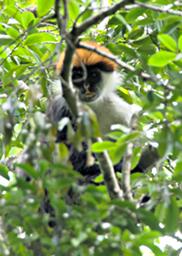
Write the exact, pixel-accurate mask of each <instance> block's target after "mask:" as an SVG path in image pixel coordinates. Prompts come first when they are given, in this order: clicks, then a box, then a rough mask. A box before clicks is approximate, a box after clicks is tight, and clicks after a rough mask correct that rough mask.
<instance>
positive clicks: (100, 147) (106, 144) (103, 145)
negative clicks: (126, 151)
mask: <svg viewBox="0 0 182 256" xmlns="http://www.w3.org/2000/svg"><path fill="white" fill-rule="evenodd" d="M114 148H115V143H114V142H111V141H103V142H96V143H94V144H92V147H91V149H92V151H93V152H97V153H99V152H103V151H104V150H111V149H114Z"/></svg>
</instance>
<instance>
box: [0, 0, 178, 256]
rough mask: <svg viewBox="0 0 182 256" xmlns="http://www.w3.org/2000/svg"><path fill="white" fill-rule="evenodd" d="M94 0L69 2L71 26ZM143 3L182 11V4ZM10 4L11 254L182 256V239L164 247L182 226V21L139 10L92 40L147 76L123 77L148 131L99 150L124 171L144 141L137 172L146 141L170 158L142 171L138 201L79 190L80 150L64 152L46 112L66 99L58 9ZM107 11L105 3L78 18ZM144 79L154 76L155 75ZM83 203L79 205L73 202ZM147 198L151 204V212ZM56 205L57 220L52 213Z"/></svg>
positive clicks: (128, 11)
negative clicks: (60, 97) (52, 101)
mask: <svg viewBox="0 0 182 256" xmlns="http://www.w3.org/2000/svg"><path fill="white" fill-rule="evenodd" d="M89 2H92V1H82V0H79V1H76V0H71V1H69V5H68V11H69V22H68V28H71V27H72V25H73V22H74V21H75V19H76V18H77V16H78V15H79V13H80V12H81V11H83V10H84V9H85V8H86V7H87V6H88V3H89ZM110 2H111V1H110ZM112 2H117V1H112ZM141 2H143V3H148V4H151V5H154V4H155V5H162V6H163V8H164V7H166V5H167V6H168V7H169V8H171V9H173V10H178V11H181V13H182V7H181V4H180V1H176V5H173V4H174V3H173V1H171V0H168V1H166V0H165V1H164V0H155V1H154V0H151V1H141ZM0 6H1V16H0V64H1V67H0V74H1V84H0V105H1V108H0V145H1V147H0V159H1V163H0V175H1V186H0V191H1V196H0V205H1V209H0V216H1V218H0V225H1V231H0V255H2V256H4V255H16V256H25V255H28V256H29V255H30V256H31V255H44V256H45V255H73V256H78V255H84V256H86V255H94V256H99V255H113V256H117V255H124V256H130V255H136V256H139V255H157V256H165V255H166V256H167V255H179V253H180V246H181V244H182V243H181V244H180V245H179V250H178V249H176V248H175V247H172V246H170V245H168V246H165V247H164V246H163V247H164V248H163V249H162V246H161V244H160V237H163V236H166V235H169V236H171V237H175V238H177V239H179V240H180V238H179V237H177V234H178V233H177V232H178V231H180V230H181V228H182V213H181V206H182V199H181V198H182V191H181V181H182V172H181V168H182V154H181V151H182V136H181V125H182V114H181V111H182V96H181V95H182V87H181V81H182V73H181V67H182V17H181V16H180V15H178V16H177V15H173V14H170V13H167V11H166V12H159V11H153V10H151V9H148V8H145V7H141V6H139V5H132V4H131V5H127V7H126V8H123V9H121V10H119V11H118V12H117V13H116V14H115V15H112V16H111V17H109V18H108V20H107V24H106V27H102V26H98V27H96V26H94V27H92V28H91V29H89V30H88V31H87V32H86V33H85V34H84V35H82V37H83V38H84V39H86V40H92V39H93V38H94V40H96V41H97V42H100V43H102V44H104V45H106V47H108V48H109V49H110V50H111V51H112V52H113V53H114V54H115V55H117V56H118V57H119V58H121V59H122V60H123V61H124V62H126V63H128V64H130V65H132V66H134V67H135V69H136V72H128V71H126V70H125V69H122V70H121V72H122V73H123V80H124V81H123V84H122V86H121V87H120V88H119V89H118V93H119V94H120V95H121V97H123V98H124V99H125V100H126V101H128V102H130V103H131V102H133V103H136V104H138V105H140V106H141V107H142V109H143V112H142V115H141V116H140V118H139V120H138V122H139V127H138V129H137V131H134V132H133V133H132V134H128V131H127V130H126V129H123V127H120V130H119V131H117V132H116V131H113V132H111V133H110V134H109V136H110V137H111V138H114V139H115V142H110V141H105V142H103V143H95V144H93V145H92V148H91V149H92V150H93V152H102V151H103V150H108V152H109V154H110V156H111V159H112V161H113V163H116V162H117V161H118V159H120V158H121V157H122V156H123V154H124V151H125V147H126V145H127V143H128V142H130V141H134V142H136V144H137V147H136V149H135V150H134V152H133V157H132V167H133V168H134V167H135V166H136V165H137V163H138V160H139V157H140V155H141V149H142V148H143V147H144V146H145V144H146V142H150V143H152V144H154V145H156V146H157V147H158V150H159V154H160V161H159V163H158V164H157V166H156V167H155V168H154V169H153V171H152V170H148V172H147V173H144V174H143V173H137V174H132V175H131V179H132V182H131V186H132V191H133V194H134V199H135V202H137V203H135V202H133V203H132V202H128V201H119V200H113V201H110V199H109V196H108V194H107V191H106V188H105V186H94V185H87V186H86V185H79V184H78V182H77V181H78V179H82V178H81V176H80V175H79V174H78V173H76V172H75V171H74V170H73V169H72V167H71V165H70V163H69V161H68V148H67V147H66V146H65V145H64V144H59V145H58V144H55V127H54V126H53V125H51V124H50V123H49V122H48V120H47V119H46V116H45V112H46V109H47V104H48V101H47V99H48V98H50V97H51V96H52V95H54V94H57V93H58V92H59V88H57V85H56V86H55V85H52V81H53V79H55V76H56V75H55V71H54V64H55V62H56V60H57V55H58V53H59V52H60V50H61V49H62V45H61V46H60V40H61V38H60V36H59V30H58V27H57V21H56V19H55V18H54V15H53V14H54V10H53V9H54V1H52V0H51V1H46V4H45V1H43V0H38V1H34V0H24V1H20V0H18V1H15V0H11V1H9V0H4V1H0ZM99 6H100V1H94V3H92V4H91V5H90V8H87V9H86V11H85V12H84V13H83V15H82V16H81V17H80V19H79V21H78V22H80V23H81V22H82V21H84V20H86V19H87V18H88V17H90V16H91V15H93V14H95V13H96V12H97V11H99ZM103 26H105V24H104V25H103ZM60 48H61V49H60ZM142 71H145V72H147V73H148V74H150V75H151V76H152V77H153V79H152V80H150V79H144V78H143V77H142V76H141V72H142ZM84 120H85V121H84ZM84 120H83V123H82V124H81V125H80V127H81V128H80V130H79V132H78V133H77V134H76V135H75V134H74V135H72V136H73V139H74V141H75V143H77V144H78V146H79V144H80V141H81V138H82V137H83V135H84V136H85V137H86V138H87V137H89V136H90V135H88V134H85V133H84V134H83V131H84V129H83V128H85V127H86V131H88V126H89V125H88V122H87V118H85V119H84ZM96 130H97V128H96ZM70 132H71V131H70ZM15 170H16V172H15ZM22 173H24V175H23V176H22V175H20V174H22ZM26 177H29V178H30V179H31V180H30V181H29V182H28V181H27V178H26ZM121 178H122V177H121V175H120V176H119V177H118V179H121ZM99 180H102V176H99V177H98V178H97V180H96V181H99ZM45 191H47V192H48V195H49V196H48V197H49V198H48V197H47V196H46V195H45ZM71 195H74V196H75V195H76V199H75V200H76V202H74V203H71V202H70V197H71ZM145 195H147V196H149V197H150V200H149V201H148V202H147V203H144V204H141V203H140V202H141V199H142V198H143V197H144V196H145ZM48 200H49V201H50V202H49V205H50V204H51V206H52V208H53V212H52V216H50V214H49V213H48V212H46V207H49V208H50V206H48ZM49 210H50V209H49ZM53 223H56V226H54V225H51V224H53Z"/></svg>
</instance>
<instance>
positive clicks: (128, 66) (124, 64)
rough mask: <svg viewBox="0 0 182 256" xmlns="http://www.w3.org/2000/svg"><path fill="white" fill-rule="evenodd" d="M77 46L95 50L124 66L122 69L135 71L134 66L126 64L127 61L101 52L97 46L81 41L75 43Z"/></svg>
mask: <svg viewBox="0 0 182 256" xmlns="http://www.w3.org/2000/svg"><path fill="white" fill-rule="evenodd" d="M77 47H78V48H83V49H86V50H89V51H92V52H95V53H97V54H99V55H101V56H103V57H106V58H108V59H110V60H112V61H113V62H115V63H116V64H118V65H119V66H120V67H122V68H124V69H127V70H128V71H131V72H135V71H136V70H135V68H134V67H132V66H130V65H128V64H127V63H125V62H124V61H122V60H119V59H118V58H117V57H116V56H114V55H112V54H109V53H105V52H102V51H100V50H98V49H97V48H95V47H92V46H89V45H85V44H83V43H81V42H79V43H78V45H77Z"/></svg>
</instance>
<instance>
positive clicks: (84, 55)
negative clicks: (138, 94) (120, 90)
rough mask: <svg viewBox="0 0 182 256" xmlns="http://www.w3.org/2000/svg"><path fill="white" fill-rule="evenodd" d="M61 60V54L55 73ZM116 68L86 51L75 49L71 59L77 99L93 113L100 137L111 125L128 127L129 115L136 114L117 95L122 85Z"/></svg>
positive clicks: (100, 47) (88, 44) (100, 48)
mask: <svg viewBox="0 0 182 256" xmlns="http://www.w3.org/2000/svg"><path fill="white" fill-rule="evenodd" d="M83 44H84V45H85V46H92V47H94V48H96V49H97V50H99V51H101V52H104V53H107V54H110V55H111V52H110V51H109V50H108V49H107V48H106V47H104V46H101V45H99V44H98V43H96V42H83ZM63 59H64V53H63V54H62V55H61V57H60V59H59V61H58V63H57V72H58V73H60V72H61V67H62V63H63ZM83 67H84V68H83ZM117 68H118V65H117V64H116V63H115V62H114V61H112V60H110V59H108V58H106V57H103V56H101V55H99V54H97V53H96V52H93V51H90V50H87V49H81V48H77V49H76V51H75V54H74V56H73V60H72V83H73V86H74V88H75V89H76V91H78V95H79V100H80V101H81V102H83V103H85V104H87V105H88V106H89V107H90V108H91V109H92V110H93V111H94V112H95V114H96V116H97V120H98V123H99V126H100V129H101V132H102V134H106V133H108V132H109V131H110V128H111V125H113V124H122V125H125V126H129V124H130V121H131V117H132V115H133V114H134V113H136V112H137V108H136V106H135V105H131V104H128V103H127V102H125V101H124V100H123V99H122V98H121V97H119V96H118V95H117V93H116V87H117V86H118V85H120V83H121V75H120V73H119V72H118V71H117Z"/></svg>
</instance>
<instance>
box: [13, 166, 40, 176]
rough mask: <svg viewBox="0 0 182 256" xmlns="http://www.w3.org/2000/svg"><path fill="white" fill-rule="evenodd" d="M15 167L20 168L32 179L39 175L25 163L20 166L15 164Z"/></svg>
mask: <svg viewBox="0 0 182 256" xmlns="http://www.w3.org/2000/svg"><path fill="white" fill-rule="evenodd" d="M16 166H17V167H19V168H21V169H22V170H23V171H24V172H25V173H27V174H28V176H30V177H33V178H35V179H36V178H38V177H39V175H40V173H39V172H38V171H36V170H35V169H34V168H33V167H32V166H31V165H30V164H27V163H21V164H16Z"/></svg>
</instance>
